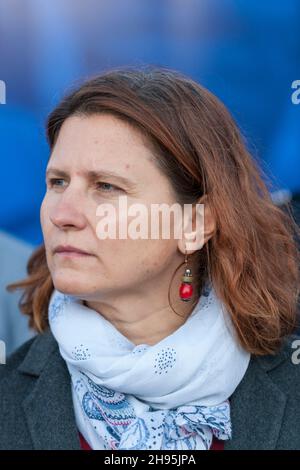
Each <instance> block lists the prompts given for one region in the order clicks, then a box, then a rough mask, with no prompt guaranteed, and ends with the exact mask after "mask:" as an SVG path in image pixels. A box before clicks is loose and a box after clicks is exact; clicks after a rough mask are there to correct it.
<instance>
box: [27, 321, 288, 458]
mask: <svg viewBox="0 0 300 470" xmlns="http://www.w3.org/2000/svg"><path fill="white" fill-rule="evenodd" d="M286 356H287V353H286V352H285V351H284V349H283V350H282V351H281V352H280V353H279V354H277V355H276V356H264V357H255V356H252V357H251V360H250V364H249V366H248V369H247V371H246V374H245V376H244V378H243V380H242V381H241V383H240V384H239V386H238V387H237V389H236V390H235V392H234V393H233V395H232V397H231V399H230V403H231V419H232V430H233V435H232V439H231V440H230V441H226V442H225V450H237V449H275V448H276V444H277V441H278V438H279V433H280V429H281V424H282V421H283V416H284V412H285V406H286V401H287V398H286V395H285V394H284V393H283V392H282V391H281V390H280V389H279V388H278V387H277V385H276V384H275V383H274V382H273V381H272V380H271V378H270V376H269V375H268V373H269V372H270V371H271V370H272V369H274V368H276V367H277V366H278V365H279V364H281V363H282V362H283V361H284V360H285V359H286ZM18 371H19V372H20V373H22V374H28V375H31V376H33V377H36V379H37V380H36V383H35V385H34V387H33V389H32V390H31V392H30V393H29V395H28V396H27V397H26V399H25V400H24V402H23V409H24V412H25V415H26V419H27V424H28V428H29V431H30V433H31V437H32V441H33V445H34V449H80V442H79V436H78V431H77V427H76V422H75V414H74V410H73V400H72V390H71V383H70V375H69V371H68V369H67V366H66V364H65V361H64V360H63V359H62V357H61V355H60V352H59V348H58V344H57V342H56V340H55V339H54V337H53V335H52V333H51V332H50V331H49V330H48V331H47V332H46V333H44V334H42V335H40V336H38V337H37V338H36V339H35V341H34V342H33V344H32V345H31V348H30V349H29V351H28V353H27V355H26V357H25V359H24V360H23V362H22V363H21V364H20V365H19V367H18ZM50 377H51V378H52V380H49V378H50Z"/></svg>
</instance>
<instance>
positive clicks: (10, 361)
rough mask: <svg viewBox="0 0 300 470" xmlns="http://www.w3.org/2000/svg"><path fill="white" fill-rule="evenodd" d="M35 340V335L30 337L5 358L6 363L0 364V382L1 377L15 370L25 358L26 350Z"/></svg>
mask: <svg viewBox="0 0 300 470" xmlns="http://www.w3.org/2000/svg"><path fill="white" fill-rule="evenodd" d="M34 341H36V336H34V337H33V338H30V339H29V340H27V341H26V342H25V343H23V344H22V345H21V346H19V347H18V349H16V350H15V351H14V352H13V353H12V354H10V356H9V357H8V358H7V361H6V364H1V365H0V382H1V380H2V379H3V378H5V377H8V376H9V375H10V374H11V372H12V371H14V370H16V369H17V368H18V367H19V365H20V364H21V363H22V362H23V360H24V359H25V357H26V355H27V353H28V351H29V350H30V348H31V346H32V344H33V343H34Z"/></svg>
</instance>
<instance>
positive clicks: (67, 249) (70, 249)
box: [53, 245, 92, 256]
mask: <svg viewBox="0 0 300 470" xmlns="http://www.w3.org/2000/svg"><path fill="white" fill-rule="evenodd" d="M53 251H54V253H65V254H68V253H69V254H70V255H71V254H77V255H85V256H92V255H91V253H88V252H87V251H84V250H81V249H80V248H77V247H75V246H71V245H59V246H57V247H56V248H55V249H54V250H53Z"/></svg>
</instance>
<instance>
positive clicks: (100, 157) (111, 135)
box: [51, 114, 154, 170]
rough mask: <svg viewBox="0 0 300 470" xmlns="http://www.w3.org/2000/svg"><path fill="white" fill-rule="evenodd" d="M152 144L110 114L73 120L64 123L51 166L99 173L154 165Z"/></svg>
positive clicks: (77, 117)
mask: <svg viewBox="0 0 300 470" xmlns="http://www.w3.org/2000/svg"><path fill="white" fill-rule="evenodd" d="M150 147H151V146H150V143H149V142H147V140H146V137H145V136H143V134H142V133H141V132H139V131H138V130H137V129H135V128H134V127H133V126H131V125H130V124H128V123H126V122H124V121H122V120H120V119H118V118H116V117H115V116H112V115H109V114H98V115H92V116H71V117H69V118H68V119H66V121H65V122H64V123H63V125H62V127H61V130H60V132H59V135H58V138H57V141H56V144H55V146H54V148H53V151H52V154H51V162H52V163H53V162H55V163H56V164H63V165H68V166H71V167H72V166H74V165H75V166H76V165H77V166H78V165H79V164H80V166H83V167H89V169H95V170H96V169H97V166H98V164H100V163H101V165H102V164H105V163H106V164H108V165H110V166H114V165H118V164H120V163H124V164H125V165H128V164H129V165H130V164H131V165H133V164H134V165H138V166H139V165H144V164H145V163H146V162H149V163H153V162H154V155H153V152H152V150H151V148H150Z"/></svg>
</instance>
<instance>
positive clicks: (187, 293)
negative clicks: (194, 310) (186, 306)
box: [179, 253, 193, 302]
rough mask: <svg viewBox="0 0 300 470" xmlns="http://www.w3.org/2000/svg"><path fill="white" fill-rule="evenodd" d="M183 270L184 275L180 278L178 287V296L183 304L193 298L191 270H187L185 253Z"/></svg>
mask: <svg viewBox="0 0 300 470" xmlns="http://www.w3.org/2000/svg"><path fill="white" fill-rule="evenodd" d="M184 262H185V265H186V267H185V270H184V274H183V276H182V278H181V284H180V287H179V296H180V299H181V300H183V301H184V302H189V301H190V300H191V298H192V296H193V286H192V282H193V275H192V271H191V269H189V268H187V263H188V255H187V254H186V253H185V260H184Z"/></svg>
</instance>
